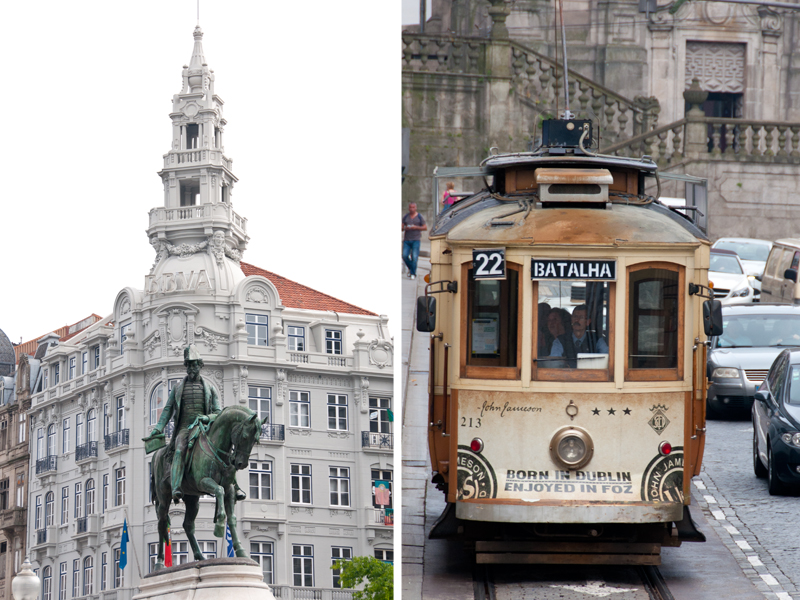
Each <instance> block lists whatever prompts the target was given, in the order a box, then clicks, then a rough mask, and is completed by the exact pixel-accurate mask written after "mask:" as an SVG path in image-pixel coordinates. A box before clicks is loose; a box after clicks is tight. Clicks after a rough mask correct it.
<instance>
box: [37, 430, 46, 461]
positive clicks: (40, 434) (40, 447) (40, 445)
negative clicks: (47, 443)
mask: <svg viewBox="0 0 800 600" xmlns="http://www.w3.org/2000/svg"><path fill="white" fill-rule="evenodd" d="M43 458H44V429H42V428H41V427H39V429H37V430H36V460H41V459H43Z"/></svg>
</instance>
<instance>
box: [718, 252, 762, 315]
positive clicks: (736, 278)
mask: <svg viewBox="0 0 800 600" xmlns="http://www.w3.org/2000/svg"><path fill="white" fill-rule="evenodd" d="M708 279H709V280H710V281H711V282H713V284H714V298H716V299H717V300H719V301H720V302H721V303H722V305H723V306H726V305H730V304H750V303H752V302H753V299H754V298H755V293H754V291H753V286H752V285H750V279H749V278H748V277H747V274H746V273H745V271H744V267H743V266H742V262H741V261H740V260H739V257H738V256H737V255H736V253H735V252H733V251H731V250H717V249H714V248H712V249H711V262H710V263H709V266H708Z"/></svg>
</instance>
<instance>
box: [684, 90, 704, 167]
mask: <svg viewBox="0 0 800 600" xmlns="http://www.w3.org/2000/svg"><path fill="white" fill-rule="evenodd" d="M683 98H684V100H686V102H688V103H689V104H690V108H689V112H687V113H686V121H687V122H686V142H685V148H686V151H685V156H686V158H688V159H697V158H698V157H699V156H700V155H701V154H707V153H708V125H707V124H706V122H705V114H704V113H703V110H702V109H701V108H700V105H701V104H703V102H705V101H706V98H708V92H705V91H703V90H702V89H701V87H700V80H699V79H697V78H696V77H695V78H694V79H692V85H690V86H689V89H688V90H685V91H684V92H683Z"/></svg>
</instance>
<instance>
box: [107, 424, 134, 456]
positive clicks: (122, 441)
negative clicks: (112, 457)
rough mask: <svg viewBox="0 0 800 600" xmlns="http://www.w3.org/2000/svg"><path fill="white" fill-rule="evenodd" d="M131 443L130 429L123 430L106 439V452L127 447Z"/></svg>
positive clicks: (111, 434)
mask: <svg viewBox="0 0 800 600" xmlns="http://www.w3.org/2000/svg"><path fill="white" fill-rule="evenodd" d="M129 443H130V429H122V430H120V431H115V432H114V433H109V434H108V435H107V436H106V439H105V446H106V452H108V451H109V450H111V449H113V448H119V447H120V446H127V445H128V444H129Z"/></svg>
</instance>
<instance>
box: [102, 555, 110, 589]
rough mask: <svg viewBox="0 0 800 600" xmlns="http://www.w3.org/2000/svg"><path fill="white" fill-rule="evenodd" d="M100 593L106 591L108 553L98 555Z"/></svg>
mask: <svg viewBox="0 0 800 600" xmlns="http://www.w3.org/2000/svg"><path fill="white" fill-rule="evenodd" d="M100 557H101V558H100V591H101V592H102V591H104V590H105V589H106V574H107V573H108V552H103V554H101V555H100Z"/></svg>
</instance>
